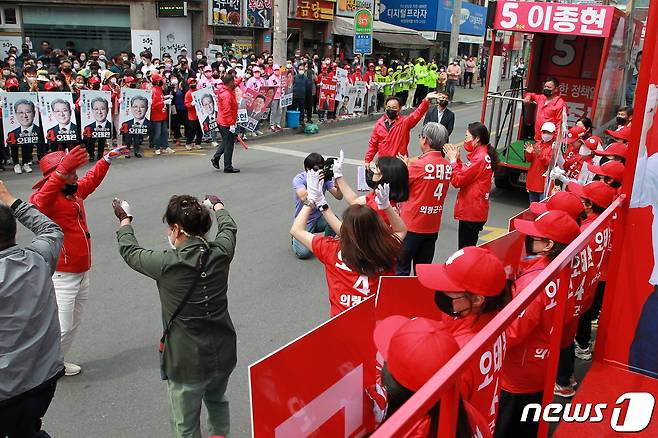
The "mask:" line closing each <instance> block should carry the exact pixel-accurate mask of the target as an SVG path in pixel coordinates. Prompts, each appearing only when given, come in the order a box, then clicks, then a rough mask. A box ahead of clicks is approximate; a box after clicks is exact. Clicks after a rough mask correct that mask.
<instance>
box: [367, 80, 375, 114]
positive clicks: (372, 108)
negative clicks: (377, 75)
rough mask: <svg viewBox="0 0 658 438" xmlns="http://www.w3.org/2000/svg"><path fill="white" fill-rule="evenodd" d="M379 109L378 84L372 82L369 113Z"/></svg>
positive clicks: (369, 94)
mask: <svg viewBox="0 0 658 438" xmlns="http://www.w3.org/2000/svg"><path fill="white" fill-rule="evenodd" d="M376 111H377V84H370V85H369V86H368V107H367V111H366V112H367V113H368V114H373V113H374V112H376Z"/></svg>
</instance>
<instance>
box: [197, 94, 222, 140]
mask: <svg viewBox="0 0 658 438" xmlns="http://www.w3.org/2000/svg"><path fill="white" fill-rule="evenodd" d="M192 102H193V103H194V109H195V110H196V113H197V116H198V117H199V124H200V125H201V130H202V131H203V133H204V134H206V133H208V132H211V131H216V130H217V129H218V128H217V97H216V96H215V93H213V91H212V88H202V89H200V90H196V91H195V92H194V93H192Z"/></svg>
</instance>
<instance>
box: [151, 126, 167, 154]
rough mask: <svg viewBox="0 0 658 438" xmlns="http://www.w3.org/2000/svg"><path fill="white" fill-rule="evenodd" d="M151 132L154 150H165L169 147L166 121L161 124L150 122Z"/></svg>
mask: <svg viewBox="0 0 658 438" xmlns="http://www.w3.org/2000/svg"><path fill="white" fill-rule="evenodd" d="M151 126H152V130H151V134H152V135H153V146H154V147H155V149H156V150H158V149H166V148H167V147H169V143H168V139H167V136H168V134H169V132H168V130H167V121H166V120H163V121H162V122H151Z"/></svg>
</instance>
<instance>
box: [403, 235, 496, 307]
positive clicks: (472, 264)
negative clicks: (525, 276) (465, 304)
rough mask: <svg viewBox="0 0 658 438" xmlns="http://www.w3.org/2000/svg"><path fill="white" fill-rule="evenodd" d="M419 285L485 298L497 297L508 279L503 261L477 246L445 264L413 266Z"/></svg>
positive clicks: (459, 253) (460, 253)
mask: <svg viewBox="0 0 658 438" xmlns="http://www.w3.org/2000/svg"><path fill="white" fill-rule="evenodd" d="M416 275H417V276H418V281H420V283H421V284H422V285H423V286H425V287H427V288H429V289H432V290H440V291H443V292H460V291H468V292H471V293H474V294H477V295H482V296H485V297H494V296H496V295H498V294H500V291H501V290H503V288H504V287H505V282H506V281H507V276H506V275H505V268H504V267H503V264H502V262H501V261H500V260H499V259H498V257H496V256H495V255H494V254H493V253H491V251H489V250H488V249H486V248H480V247H477V246H467V247H465V248H462V249H460V250H459V251H457V252H456V253H454V254H453V255H451V256H450V257H448V260H447V261H446V262H445V263H444V264H440V265H439V264H437V265H427V264H419V265H416Z"/></svg>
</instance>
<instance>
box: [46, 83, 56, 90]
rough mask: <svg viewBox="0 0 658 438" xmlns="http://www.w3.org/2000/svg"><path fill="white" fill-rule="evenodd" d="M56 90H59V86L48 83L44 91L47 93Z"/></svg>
mask: <svg viewBox="0 0 658 438" xmlns="http://www.w3.org/2000/svg"><path fill="white" fill-rule="evenodd" d="M55 88H57V86H56V85H55V84H54V83H53V82H46V84H45V85H44V86H43V89H44V90H46V91H50V90H54V89H55Z"/></svg>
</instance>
